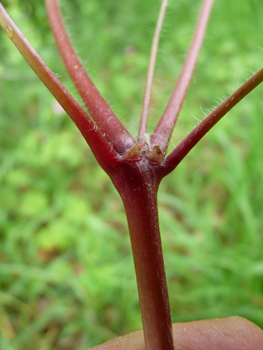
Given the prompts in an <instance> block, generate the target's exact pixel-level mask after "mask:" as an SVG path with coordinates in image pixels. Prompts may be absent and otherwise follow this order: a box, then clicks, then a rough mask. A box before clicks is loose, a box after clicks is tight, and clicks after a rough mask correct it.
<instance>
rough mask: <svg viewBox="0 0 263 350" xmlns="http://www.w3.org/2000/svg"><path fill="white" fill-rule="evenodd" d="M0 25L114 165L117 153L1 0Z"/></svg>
mask: <svg viewBox="0 0 263 350" xmlns="http://www.w3.org/2000/svg"><path fill="white" fill-rule="evenodd" d="M0 26H1V27H2V28H3V29H4V31H5V33H6V34H7V36H8V37H9V39H10V40H12V42H13V43H14V45H15V46H16V47H17V49H18V50H19V51H20V53H21V54H22V56H23V57H24V58H25V60H26V61H27V63H28V64H29V65H30V67H31V68H32V69H33V71H34V72H35V73H36V75H37V76H38V77H39V79H40V80H41V81H42V82H43V83H44V84H45V85H46V87H47V88H48V89H49V91H50V92H51V93H52V94H53V96H54V97H55V98H56V100H57V101H58V102H59V103H60V105H61V106H62V107H63V109H64V110H65V111H66V113H67V114H68V115H69V116H70V118H71V119H72V120H73V122H74V123H75V124H76V126H77V127H78V128H79V130H80V132H81V133H82V135H83V136H84V138H85V139H86V141H87V142H88V144H89V146H90V148H91V150H92V151H93V153H94V155H95V157H96V158H97V160H98V161H99V163H100V164H101V166H102V167H103V168H104V169H108V168H113V167H114V165H116V162H117V161H118V157H119V156H118V154H117V153H116V152H115V151H114V149H113V148H112V147H111V145H110V144H109V143H108V142H107V140H106V139H105V138H104V136H103V135H102V133H101V132H100V130H99V129H98V127H97V126H96V125H95V124H94V122H93V121H92V120H91V118H90V117H89V116H88V115H87V113H86V112H85V111H84V110H83V109H82V108H81V106H80V105H79V104H78V102H77V101H76V100H75V99H74V98H73V97H72V96H71V94H70V93H69V92H68V91H67V89H66V88H65V87H64V86H63V84H61V82H60V81H59V80H58V79H57V77H56V76H55V74H54V73H53V72H52V71H51V70H50V69H49V68H48V67H47V65H46V64H45V62H44V61H43V60H42V59H41V57H40V56H39V55H38V54H37V52H36V51H35V50H34V48H33V47H32V46H31V45H30V43H29V42H28V40H27V39H26V38H25V37H24V35H23V34H22V33H21V31H20V30H19V29H18V27H17V26H16V25H15V23H14V22H13V21H12V19H11V18H10V16H9V15H8V13H7V12H6V11H5V9H4V7H3V6H2V5H1V3H0Z"/></svg>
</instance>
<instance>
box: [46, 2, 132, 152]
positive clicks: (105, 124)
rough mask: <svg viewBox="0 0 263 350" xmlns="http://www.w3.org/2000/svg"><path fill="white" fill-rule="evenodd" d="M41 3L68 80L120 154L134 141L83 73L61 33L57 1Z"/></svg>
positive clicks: (62, 28)
mask: <svg viewBox="0 0 263 350" xmlns="http://www.w3.org/2000/svg"><path fill="white" fill-rule="evenodd" d="M45 2H46V8H47V12H48V17H49V22H50V26H51V29H52V32H53V35H54V38H55V41H56V45H57V47H58V50H59V53H60V55H61V57H62V59H63V61H64V64H65V66H66V69H67V71H68V73H69V76H70V78H71V80H72V81H73V82H74V84H75V86H76V88H77V90H78V93H79V94H80V96H81V98H82V100H83V102H84V103H85V105H86V107H87V109H88V111H89V112H90V114H91V116H92V118H93V120H94V121H95V122H96V124H97V126H98V127H99V128H100V129H101V131H102V133H105V137H106V138H107V140H108V141H109V142H111V143H112V145H113V148H114V149H115V150H116V151H117V152H119V153H123V152H124V151H125V150H126V149H127V148H130V147H132V146H133V145H134V144H135V140H134V139H133V137H132V136H131V135H130V133H129V132H128V131H127V130H126V129H125V128H124V126H123V125H122V123H121V122H120V121H119V119H118V118H117V117H116V116H115V114H114V113H113V111H112V110H111V109H110V107H109V105H108V104H107V102H106V101H105V100H104V98H103V97H102V96H101V94H100V93H99V91H98V90H97V88H96V87H95V85H94V84H93V82H92V80H91V79H90V77H89V76H88V74H87V72H86V71H85V69H84V67H83V65H82V63H81V61H80V59H79V58H78V56H77V54H76V52H75V50H74V49H73V47H72V44H71V42H70V40H69V37H68V35H67V32H66V30H65V26H64V24H63V20H62V17H61V13H60V9H59V5H58V1H57V0H45Z"/></svg>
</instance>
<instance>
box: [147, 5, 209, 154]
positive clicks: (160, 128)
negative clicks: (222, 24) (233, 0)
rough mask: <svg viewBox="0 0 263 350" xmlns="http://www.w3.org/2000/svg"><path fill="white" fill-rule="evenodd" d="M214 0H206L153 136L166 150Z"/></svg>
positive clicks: (163, 149)
mask: <svg viewBox="0 0 263 350" xmlns="http://www.w3.org/2000/svg"><path fill="white" fill-rule="evenodd" d="M213 1H214V0H204V2H203V6H202V9H201V12H200V16H199V19H198V22H197V26H196V30H195V34H194V37H193V40H192V44H191V46H190V49H189V52H188V54H187V57H186V60H185V63H184V66H183V69H182V72H181V74H180V77H179V79H178V82H177V84H176V87H175V89H174V91H173V93H172V96H171V98H170V101H169V103H168V105H167V107H166V109H165V111H164V113H163V116H162V118H161V119H160V121H159V123H158V125H157V127H156V129H155V130H154V133H153V135H152V137H151V144H152V145H153V146H154V145H159V146H160V148H161V149H162V151H163V152H166V150H167V146H168V143H169V140H170V138H171V134H172V132H173V129H174V126H175V123H176V121H177V118H178V115H179V113H180V110H181V107H182V104H183V101H184V98H185V95H186V92H187V90H188V87H189V85H190V82H191V79H192V76H193V72H194V69H195V66H196V62H197V59H198V55H199V52H200V49H201V46H202V43H203V39H204V36H205V32H206V28H207V24H208V20H209V17H210V13H211V9H212V5H213Z"/></svg>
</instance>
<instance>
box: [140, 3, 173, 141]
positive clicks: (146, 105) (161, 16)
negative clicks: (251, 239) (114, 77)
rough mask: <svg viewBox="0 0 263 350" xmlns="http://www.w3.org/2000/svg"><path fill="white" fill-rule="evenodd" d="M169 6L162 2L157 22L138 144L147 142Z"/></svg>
mask: <svg viewBox="0 0 263 350" xmlns="http://www.w3.org/2000/svg"><path fill="white" fill-rule="evenodd" d="M167 4H168V0H163V1H162V5H161V9H160V13H159V17H158V21H157V24H156V28H155V32H154V37H153V43H152V48H151V55H150V61H149V66H148V72H147V79H146V86H145V93H144V99H143V106H142V115H141V122H140V129H139V137H138V143H144V142H145V133H146V131H147V120H148V114H149V106H150V98H151V87H152V82H153V75H154V68H155V62H156V56H157V52H158V44H159V39H160V34H161V30H162V25H163V20H164V15H165V11H166V7H167Z"/></svg>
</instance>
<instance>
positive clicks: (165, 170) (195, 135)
mask: <svg viewBox="0 0 263 350" xmlns="http://www.w3.org/2000/svg"><path fill="white" fill-rule="evenodd" d="M262 81H263V69H261V70H260V71H258V72H257V73H256V74H255V75H253V76H252V77H251V78H250V79H249V80H248V81H246V82H245V83H244V84H243V85H242V86H240V88H239V89H237V90H236V91H235V92H234V93H233V94H232V95H231V96H229V97H228V98H227V99H226V100H225V101H224V102H223V103H221V104H220V105H219V106H218V107H217V108H216V109H215V110H214V111H213V112H212V113H210V114H209V115H208V116H207V117H206V118H205V119H204V120H203V121H202V122H201V123H200V124H199V125H198V126H197V127H196V128H194V130H193V131H192V132H190V134H189V135H187V136H186V138H185V139H184V140H183V141H182V142H181V143H180V144H179V145H178V146H177V147H176V148H175V149H174V150H173V151H172V152H171V153H170V154H169V156H168V157H167V158H166V159H165V161H164V162H163V167H162V168H160V171H161V172H162V174H163V176H165V175H167V174H169V173H170V172H171V171H173V170H174V168H175V167H176V166H177V165H178V164H179V163H180V162H181V161H182V159H183V158H184V157H185V156H186V155H187V154H188V153H189V152H190V151H191V149H192V148H193V147H194V146H195V145H196V144H197V142H198V141H200V140H201V138H202V137H203V136H204V135H205V134H206V133H207V132H208V131H209V130H210V129H211V128H212V127H213V126H214V125H215V124H216V123H217V122H218V121H219V120H220V119H221V118H222V117H223V116H224V115H226V114H227V112H228V111H230V110H231V109H232V108H233V107H234V106H235V105H236V104H237V103H238V102H239V101H241V100H242V99H243V98H244V97H245V96H246V95H248V94H249V93H250V92H251V91H252V90H254V89H255V88H256V87H257V86H258V85H259V84H260V83H261V82H262Z"/></svg>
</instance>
